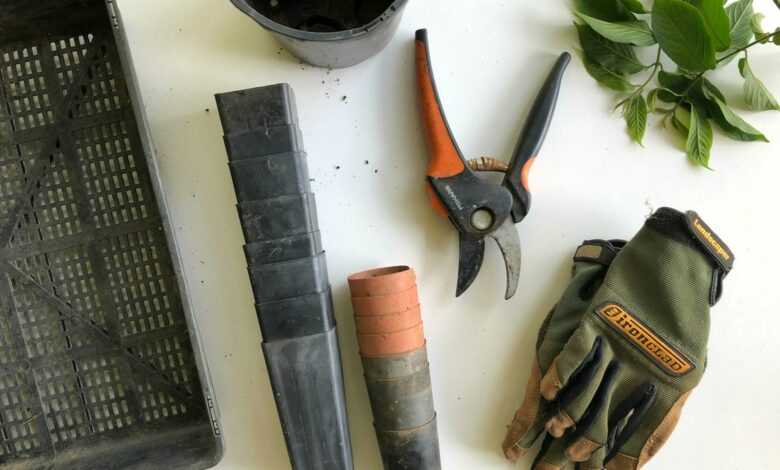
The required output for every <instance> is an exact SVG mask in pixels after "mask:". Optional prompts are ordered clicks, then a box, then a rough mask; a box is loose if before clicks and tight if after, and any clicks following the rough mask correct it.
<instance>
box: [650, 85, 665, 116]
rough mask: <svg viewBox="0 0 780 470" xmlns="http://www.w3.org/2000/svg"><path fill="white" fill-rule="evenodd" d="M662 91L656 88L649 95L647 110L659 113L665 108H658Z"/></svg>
mask: <svg viewBox="0 0 780 470" xmlns="http://www.w3.org/2000/svg"><path fill="white" fill-rule="evenodd" d="M660 91H661V89H660V88H655V89H653V90H650V93H648V94H647V109H648V110H650V111H651V112H655V111H658V110H660V109H663V108H659V107H658V93H659V92H660Z"/></svg>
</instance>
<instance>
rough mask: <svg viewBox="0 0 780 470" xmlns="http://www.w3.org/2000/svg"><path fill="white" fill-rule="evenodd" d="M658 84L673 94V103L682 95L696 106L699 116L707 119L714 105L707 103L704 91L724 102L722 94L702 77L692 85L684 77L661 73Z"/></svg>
mask: <svg viewBox="0 0 780 470" xmlns="http://www.w3.org/2000/svg"><path fill="white" fill-rule="evenodd" d="M658 83H660V84H661V85H662V86H663V87H664V88H665V89H667V90H669V92H670V93H673V96H676V98H675V99H674V101H673V102H677V101H679V100H680V97H683V95H684V98H685V101H686V102H687V103H689V104H691V105H693V106H696V107H697V108H698V110H699V114H700V115H702V116H704V117H709V114H710V110H711V109H712V108H713V107H714V105H711V104H710V103H709V99H708V98H707V97H706V96H705V89H706V90H707V91H709V93H710V94H712V95H713V96H716V97H718V98H719V99H721V100H723V101H724V102H725V101H726V98H725V97H724V96H723V93H721V91H720V90H718V88H717V87H716V86H715V85H714V84H712V82H710V81H709V80H707V79H706V78H704V77H699V78H697V79H696V82H695V83H694V81H693V79H691V78H688V77H686V76H684V75H678V74H674V73H669V72H664V71H661V72H659V74H658ZM664 98H665V97H664Z"/></svg>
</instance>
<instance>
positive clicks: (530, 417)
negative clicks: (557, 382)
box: [502, 360, 549, 462]
mask: <svg viewBox="0 0 780 470" xmlns="http://www.w3.org/2000/svg"><path fill="white" fill-rule="evenodd" d="M541 375H542V374H541V371H540V369H539V361H538V360H534V364H533V366H532V367H531V376H530V377H529V378H528V384H527V385H526V390H525V397H524V399H523V403H522V404H521V405H520V408H518V409H517V411H516V412H515V416H514V419H513V420H512V424H510V425H509V429H508V430H507V433H506V436H505V437H504V443H503V444H502V448H503V450H504V455H505V456H506V458H507V459H509V460H510V461H512V462H515V461H517V459H519V458H520V457H523V456H524V455H525V454H526V453H528V449H529V448H531V446H533V444H534V442H535V441H536V439H537V438H538V437H539V435H540V434H541V433H542V431H543V430H544V422H545V419H546V417H545V415H546V414H548V413H545V408H547V407H548V406H549V405H548V404H547V403H545V402H544V401H543V400H542V397H541V394H540V393H539V384H540V382H541Z"/></svg>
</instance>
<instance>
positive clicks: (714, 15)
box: [690, 0, 731, 51]
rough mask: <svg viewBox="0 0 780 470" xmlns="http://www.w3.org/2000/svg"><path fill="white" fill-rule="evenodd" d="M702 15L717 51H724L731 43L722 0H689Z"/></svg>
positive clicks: (727, 18) (727, 19)
mask: <svg viewBox="0 0 780 470" xmlns="http://www.w3.org/2000/svg"><path fill="white" fill-rule="evenodd" d="M690 3H691V4H692V5H693V6H695V7H696V8H697V9H698V10H699V12H700V13H701V15H702V17H703V18H704V24H705V25H706V26H707V31H708V32H709V33H710V37H711V38H712V41H713V45H714V46H715V49H716V50H718V51H725V50H726V49H728V48H729V46H730V45H731V31H730V24H729V17H728V16H727V15H726V9H725V8H724V7H723V0H690Z"/></svg>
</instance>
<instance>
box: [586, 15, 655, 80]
mask: <svg viewBox="0 0 780 470" xmlns="http://www.w3.org/2000/svg"><path fill="white" fill-rule="evenodd" d="M575 26H576V27H577V33H578V34H579V37H580V44H581V45H582V49H583V51H584V52H585V55H586V56H587V57H588V58H589V59H590V60H591V61H593V62H595V63H597V64H600V65H602V66H603V67H604V68H606V69H607V70H610V71H612V72H615V73H617V74H620V75H624V74H635V73H637V72H641V71H642V70H644V69H645V68H646V67H645V65H644V64H642V63H641V62H639V58H637V56H636V52H634V48H633V47H631V46H628V45H626V44H618V43H616V42H613V41H610V40H609V39H607V38H605V37H603V36H601V35H600V34H598V33H597V32H596V31H595V30H594V29H593V28H591V27H590V26H588V25H584V24H575Z"/></svg>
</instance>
